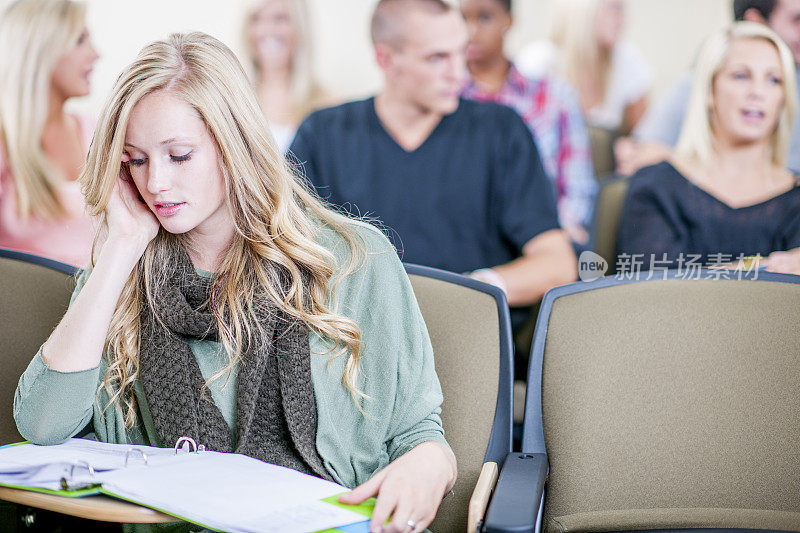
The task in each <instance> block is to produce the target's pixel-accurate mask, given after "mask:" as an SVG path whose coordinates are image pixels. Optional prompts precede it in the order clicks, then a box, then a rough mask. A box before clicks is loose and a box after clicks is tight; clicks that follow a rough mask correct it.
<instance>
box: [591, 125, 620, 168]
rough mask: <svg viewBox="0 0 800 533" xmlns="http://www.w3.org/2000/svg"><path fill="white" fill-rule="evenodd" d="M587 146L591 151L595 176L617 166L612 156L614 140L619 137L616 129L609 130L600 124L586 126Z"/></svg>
mask: <svg viewBox="0 0 800 533" xmlns="http://www.w3.org/2000/svg"><path fill="white" fill-rule="evenodd" d="M586 131H587V132H588V133H589V148H590V149H591V151H592V167H593V168H594V175H595V177H597V178H600V176H605V175H606V174H609V173H610V172H614V170H615V169H616V166H617V162H616V159H615V157H614V141H616V140H617V139H618V138H619V137H620V132H619V131H618V130H610V129H607V128H602V127H600V126H587V127H586Z"/></svg>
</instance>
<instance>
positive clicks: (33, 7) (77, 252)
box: [0, 0, 97, 266]
mask: <svg viewBox="0 0 800 533" xmlns="http://www.w3.org/2000/svg"><path fill="white" fill-rule="evenodd" d="M0 58H2V59H1V60H0V140H1V141H2V143H0V248H11V249H15V250H21V251H24V252H28V253H32V254H36V255H41V256H45V257H49V258H52V259H57V260H59V261H63V262H65V263H69V264H73V265H78V266H85V265H86V264H88V262H89V252H90V248H91V241H92V236H93V235H94V229H93V226H92V221H91V218H90V217H89V215H87V214H86V212H85V208H84V200H83V196H82V195H81V192H80V189H79V186H78V183H77V181H76V179H77V177H78V174H79V173H80V171H81V168H82V167H83V164H84V162H85V161H86V152H87V151H88V149H89V143H90V141H91V136H92V129H93V122H92V121H91V120H90V119H88V118H87V117H84V116H80V115H74V114H71V113H68V112H67V111H66V110H65V107H64V105H65V103H66V102H67V100H69V99H70V98H74V97H79V96H85V95H87V94H89V75H90V74H91V72H92V67H93V65H94V62H95V61H96V60H97V52H95V50H94V48H93V47H92V43H91V42H90V40H89V33H88V31H87V29H86V7H85V5H84V4H83V3H81V2H73V1H70V0H18V1H16V2H14V3H12V4H11V5H10V6H9V7H8V8H7V9H6V10H5V12H4V13H3V15H2V19H0Z"/></svg>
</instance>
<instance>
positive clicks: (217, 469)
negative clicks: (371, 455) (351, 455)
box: [0, 439, 365, 532]
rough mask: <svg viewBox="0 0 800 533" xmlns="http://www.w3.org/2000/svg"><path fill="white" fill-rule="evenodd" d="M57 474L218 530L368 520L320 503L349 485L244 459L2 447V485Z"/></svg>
mask: <svg viewBox="0 0 800 533" xmlns="http://www.w3.org/2000/svg"><path fill="white" fill-rule="evenodd" d="M134 449H135V450H139V451H141V452H144V454H145V455H146V456H147V462H146V463H145V461H144V460H143V458H142V455H141V453H139V452H131V450H134ZM129 452H131V453H129ZM126 455H127V456H128V457H129V459H128V466H127V467H126V466H125V457H126ZM87 464H90V465H92V468H93V470H94V474H93V475H90V474H89V471H88V468H87V467H86V465H87ZM73 465H78V466H74V467H73ZM70 474H71V475H70ZM62 477H64V478H68V479H71V486H72V487H76V486H82V485H89V484H98V483H99V484H101V485H102V487H103V490H104V491H105V492H107V493H109V494H112V495H116V496H119V497H121V498H123V499H126V500H130V501H133V502H137V503H140V504H142V505H145V506H147V507H151V508H153V509H158V510H161V511H163V512H165V513H167V514H171V515H174V516H177V517H181V518H184V519H186V520H189V521H191V522H195V523H198V524H201V525H204V526H207V527H211V528H214V529H219V530H222V531H231V532H268V531H280V532H294V531H296V532H304V531H319V530H322V529H330V528H334V527H337V526H342V525H348V524H353V523H356V522H362V521H364V520H365V517H364V516H363V515H360V514H358V513H354V512H352V511H349V510H346V509H342V508H340V507H337V506H335V505H331V504H329V503H325V502H322V501H320V500H322V499H323V498H327V497H329V496H333V495H335V494H340V493H342V492H346V491H347V490H348V489H347V488H346V487H343V486H342V485H338V484H336V483H332V482H330V481H325V480H324V479H320V478H318V477H314V476H309V475H306V474H302V473H300V472H297V471H295V470H291V469H289V468H283V467H280V466H275V465H272V464H269V463H264V462H262V461H258V460H256V459H253V458H252V457H247V456H245V455H239V454H233V453H217V452H210V451H204V452H197V453H188V452H179V453H178V454H176V453H175V451H174V450H173V449H171V448H153V447H150V446H128V445H120V444H107V443H102V442H96V441H88V440H83V439H70V440H69V441H67V442H65V443H63V444H59V445H55V446H36V445H33V444H23V445H19V446H8V447H4V448H0V483H4V484H8V485H15V486H25V487H39V488H49V489H53V490H57V489H60V488H61V485H60V481H61V478H62Z"/></svg>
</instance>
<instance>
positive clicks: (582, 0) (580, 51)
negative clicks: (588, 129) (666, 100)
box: [516, 0, 654, 133]
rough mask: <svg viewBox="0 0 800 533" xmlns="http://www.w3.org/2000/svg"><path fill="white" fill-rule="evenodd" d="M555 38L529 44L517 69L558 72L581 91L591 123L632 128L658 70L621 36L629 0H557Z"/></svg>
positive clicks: (530, 72) (552, 30) (535, 73)
mask: <svg viewBox="0 0 800 533" xmlns="http://www.w3.org/2000/svg"><path fill="white" fill-rule="evenodd" d="M553 9H554V11H553V17H552V23H551V26H550V32H549V34H550V37H549V40H547V41H539V42H534V43H531V44H529V45H527V46H526V47H524V48H523V49H522V50H521V51H520V53H519V54H518V55H517V57H516V64H517V68H518V69H519V70H520V71H521V72H522V73H523V74H526V75H528V76H536V77H541V76H543V75H547V74H555V75H558V76H561V77H563V78H564V79H566V80H567V81H568V82H569V83H570V84H572V86H573V87H574V88H575V89H576V90H577V91H578V95H579V97H580V102H581V107H582V108H583V111H584V113H585V114H586V120H587V122H588V124H589V125H590V126H597V127H601V128H604V129H608V130H619V131H621V132H623V133H625V132H629V131H630V130H631V129H632V128H633V127H634V126H635V125H636V123H637V122H638V121H639V119H640V118H641V117H642V115H643V114H644V112H645V110H646V109H647V93H648V92H649V91H650V89H651V87H652V84H653V78H654V73H653V70H652V68H651V67H650V65H649V64H648V63H647V62H646V60H645V59H644V57H643V56H642V55H641V53H640V52H639V51H638V50H637V49H636V48H634V47H633V46H632V45H631V44H630V43H629V42H627V41H625V40H622V39H621V36H622V33H623V30H624V25H625V0H554V2H553Z"/></svg>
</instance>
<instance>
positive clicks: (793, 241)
mask: <svg viewBox="0 0 800 533" xmlns="http://www.w3.org/2000/svg"><path fill="white" fill-rule="evenodd" d="M792 199H794V196H792ZM788 207H789V208H788V209H787V211H789V212H793V213H792V215H790V216H789V220H788V223H787V224H786V225H785V226H784V228H783V235H784V237H783V241H784V247H783V250H784V251H786V250H793V249H794V248H800V208H798V207H797V205H796V204H795V205H791V206H788Z"/></svg>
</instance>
